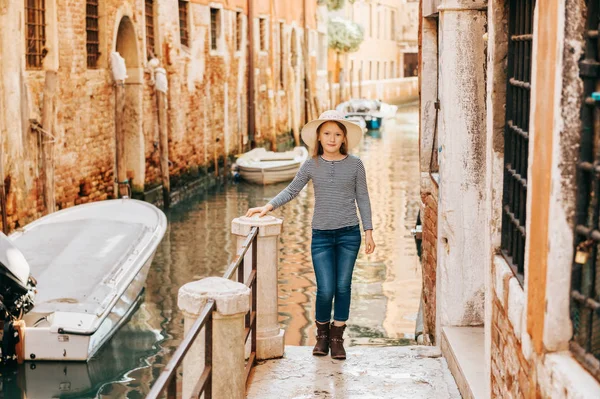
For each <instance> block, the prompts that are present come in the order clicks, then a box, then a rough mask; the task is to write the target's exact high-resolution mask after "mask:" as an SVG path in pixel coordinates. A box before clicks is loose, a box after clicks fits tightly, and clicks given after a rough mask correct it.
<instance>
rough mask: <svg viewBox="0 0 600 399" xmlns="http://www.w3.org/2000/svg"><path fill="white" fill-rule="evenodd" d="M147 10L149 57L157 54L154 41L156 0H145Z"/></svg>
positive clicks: (147, 50) (147, 46)
mask: <svg viewBox="0 0 600 399" xmlns="http://www.w3.org/2000/svg"><path fill="white" fill-rule="evenodd" d="M145 4H146V5H145V11H146V53H147V54H146V55H147V57H148V59H150V58H151V57H152V56H154V55H156V47H155V42H154V0H146V1H145Z"/></svg>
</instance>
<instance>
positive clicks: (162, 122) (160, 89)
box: [155, 68, 171, 208]
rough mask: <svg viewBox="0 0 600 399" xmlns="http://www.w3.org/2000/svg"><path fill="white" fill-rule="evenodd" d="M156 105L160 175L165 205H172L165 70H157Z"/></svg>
mask: <svg viewBox="0 0 600 399" xmlns="http://www.w3.org/2000/svg"><path fill="white" fill-rule="evenodd" d="M155 74H156V78H155V81H156V84H155V88H156V103H157V107H158V136H159V141H158V143H159V144H158V146H159V152H160V174H161V178H162V186H163V204H164V207H165V208H168V207H169V206H170V205H171V177H170V173H169V130H168V127H167V126H168V125H167V123H168V119H167V118H168V117H167V87H168V84H167V73H166V71H165V70H164V69H163V68H156V70H155Z"/></svg>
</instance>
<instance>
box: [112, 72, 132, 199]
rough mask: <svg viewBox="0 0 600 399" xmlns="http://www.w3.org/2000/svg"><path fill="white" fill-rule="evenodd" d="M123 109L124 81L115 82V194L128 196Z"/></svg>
mask: <svg viewBox="0 0 600 399" xmlns="http://www.w3.org/2000/svg"><path fill="white" fill-rule="evenodd" d="M124 111H125V81H124V80H118V81H116V83H115V142H116V146H115V149H116V152H117V154H116V155H117V165H116V166H117V194H118V196H120V197H128V196H129V190H128V189H127V187H128V181H127V167H126V164H125V137H124V136H125V132H124V131H123V113H124Z"/></svg>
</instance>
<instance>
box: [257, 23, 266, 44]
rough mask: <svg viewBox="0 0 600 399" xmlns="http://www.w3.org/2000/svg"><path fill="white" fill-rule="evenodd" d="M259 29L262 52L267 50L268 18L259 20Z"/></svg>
mask: <svg viewBox="0 0 600 399" xmlns="http://www.w3.org/2000/svg"><path fill="white" fill-rule="evenodd" d="M258 28H259V30H258V31H259V33H260V39H259V46H260V47H259V49H260V51H266V50H267V20H266V18H260V19H259V20H258Z"/></svg>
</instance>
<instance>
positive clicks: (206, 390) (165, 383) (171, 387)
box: [146, 227, 258, 399]
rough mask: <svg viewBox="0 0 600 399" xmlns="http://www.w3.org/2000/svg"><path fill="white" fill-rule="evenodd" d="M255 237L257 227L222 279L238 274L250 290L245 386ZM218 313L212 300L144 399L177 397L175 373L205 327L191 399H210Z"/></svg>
mask: <svg viewBox="0 0 600 399" xmlns="http://www.w3.org/2000/svg"><path fill="white" fill-rule="evenodd" d="M257 237H258V227H253V228H252V229H251V230H250V233H249V234H248V236H247V237H246V239H245V240H244V242H243V244H242V246H241V248H240V249H239V251H238V252H237V254H236V257H235V259H234V260H233V262H231V264H230V265H229V267H228V268H227V270H226V271H225V273H224V275H223V277H224V278H226V279H228V280H230V279H232V278H233V277H234V276H235V275H236V272H237V279H236V280H237V281H238V282H240V283H242V284H245V285H246V286H247V287H248V288H250V290H251V296H250V297H251V305H250V310H249V311H248V312H247V313H246V317H245V333H244V345H245V344H246V343H247V342H248V337H250V339H251V350H250V356H249V357H248V360H247V362H246V383H247V382H248V377H249V376H250V371H252V367H254V364H255V362H256V309H257V307H256V297H257V295H256V294H257V269H256V265H257V263H256V255H257ZM250 248H252V249H251V250H252V252H251V254H252V256H251V258H252V260H251V263H252V264H251V267H252V269H251V271H250V275H249V276H248V278H247V279H246V280H245V281H244V274H245V271H246V270H245V267H246V261H245V258H246V253H247V252H248V249H250ZM215 310H217V309H216V304H215V302H214V301H213V300H210V301H208V303H207V304H206V305H205V306H204V309H202V312H201V313H200V315H199V316H198V319H197V320H196V322H195V323H194V325H193V326H192V328H191V329H190V331H189V332H188V333H187V335H186V336H185V338H184V339H183V341H182V342H181V344H180V345H179V347H178V348H177V350H175V353H174V354H173V357H172V358H171V360H169V362H168V363H167V365H166V367H165V369H164V370H163V371H162V373H161V374H160V376H159V377H158V379H157V380H156V382H155V383H154V385H153V386H152V389H151V390H150V392H149V393H148V395H147V396H146V399H158V398H159V397H160V395H162V394H163V393H164V392H165V390H166V392H167V398H168V399H175V398H177V397H179V396H180V395H178V392H177V378H176V372H177V369H178V368H179V366H180V365H181V362H182V361H183V359H184V357H185V355H186V353H187V352H188V351H189V349H190V348H191V346H192V345H193V344H194V341H195V340H196V337H197V336H198V335H199V334H200V331H201V330H202V327H204V326H206V329H205V359H204V371H203V372H202V375H201V376H200V378H199V379H198V382H196V384H195V387H194V390H193V391H192V395H191V397H192V398H200V396H201V395H202V394H204V399H211V398H212V381H211V378H212V352H213V347H212V341H213V339H212V338H213V335H212V333H213V329H212V322H213V312H214V311H215ZM184 399H187V398H184Z"/></svg>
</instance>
